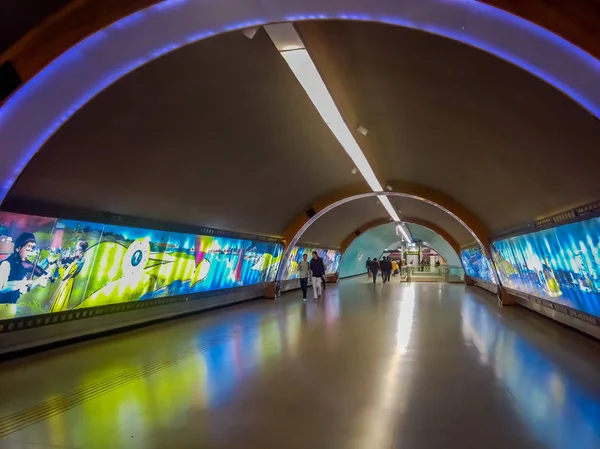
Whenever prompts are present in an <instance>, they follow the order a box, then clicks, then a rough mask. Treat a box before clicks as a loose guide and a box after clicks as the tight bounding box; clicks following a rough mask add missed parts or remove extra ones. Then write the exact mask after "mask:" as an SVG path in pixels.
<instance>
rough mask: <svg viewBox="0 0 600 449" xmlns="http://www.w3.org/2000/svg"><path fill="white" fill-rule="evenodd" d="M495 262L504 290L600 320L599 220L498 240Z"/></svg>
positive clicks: (494, 244)
mask: <svg viewBox="0 0 600 449" xmlns="http://www.w3.org/2000/svg"><path fill="white" fill-rule="evenodd" d="M492 257H493V259H494V264H495V265H496V270H497V272H498V275H499V277H500V280H501V282H502V284H503V285H504V286H505V287H508V288H512V289H514V290H517V291H520V292H524V293H528V294H531V295H534V296H538V297H540V298H543V299H547V300H549V301H553V302H555V303H558V304H562V305H564V306H567V307H572V308H574V309H576V310H580V311H582V312H586V313H589V314H591V315H596V316H600V218H593V219H590V220H586V221H581V222H577V223H572V224H567V225H563V226H559V227H556V228H551V229H546V230H543V231H539V232H534V233H531V234H525V235H520V236H517V237H512V238H508V239H505V240H499V241H497V242H494V243H493V245H492Z"/></svg>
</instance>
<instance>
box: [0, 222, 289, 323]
mask: <svg viewBox="0 0 600 449" xmlns="http://www.w3.org/2000/svg"><path fill="white" fill-rule="evenodd" d="M282 251H283V247H282V245H281V244H279V243H273V242H259V241H250V240H244V239H236V238H225V237H218V236H205V235H192V234H180V233H169V232H166V231H153V230H149V229H138V228H128V227H121V226H114V225H103V224H98V223H88V222H79V221H73V220H60V219H56V218H48V217H35V216H29V215H21V214H13V213H8V212H0V319H10V318H14V317H19V316H27V315H38V314H44V313H53V312H61V311H65V310H72V309H79V308H84V307H94V306H101V305H107V304H114V303H122V302H129V301H139V300H147V299H152V298H158V297H166V296H174V295H186V294H192V293H198V292H206V291H211V290H219V289H224V288H232V287H241V286H247V285H252V284H257V283H261V282H268V281H274V280H275V276H276V273H277V269H278V267H279V263H280V261H281V256H282Z"/></svg>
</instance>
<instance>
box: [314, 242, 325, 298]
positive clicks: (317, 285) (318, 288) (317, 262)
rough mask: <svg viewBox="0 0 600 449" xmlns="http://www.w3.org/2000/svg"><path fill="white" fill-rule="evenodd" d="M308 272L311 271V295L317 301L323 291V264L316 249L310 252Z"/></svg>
mask: <svg viewBox="0 0 600 449" xmlns="http://www.w3.org/2000/svg"><path fill="white" fill-rule="evenodd" d="M310 272H311V273H312V286H313V296H314V300H315V301H317V300H318V299H319V296H321V293H322V291H323V290H322V285H321V282H323V276H325V264H324V263H323V259H321V258H320V257H319V254H318V253H317V252H316V251H313V252H312V259H311V260H310Z"/></svg>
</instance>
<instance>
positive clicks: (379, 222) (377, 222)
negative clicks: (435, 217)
mask: <svg viewBox="0 0 600 449" xmlns="http://www.w3.org/2000/svg"><path fill="white" fill-rule="evenodd" d="M402 221H403V222H404V223H412V224H417V225H419V226H423V227H424V228H427V229H429V230H431V231H433V232H435V233H436V234H438V235H439V236H440V237H441V238H443V239H444V240H446V242H448V244H449V245H450V246H451V247H452V249H453V250H454V251H456V254H457V255H458V257H460V245H459V244H458V242H457V241H456V239H455V238H454V237H452V236H451V235H450V234H449V233H448V232H446V231H445V230H444V229H442V228H441V227H440V226H438V225H436V224H435V223H432V222H430V221H428V220H422V219H420V218H416V217H407V216H404V217H402ZM391 222H392V221H391V220H390V218H386V217H381V218H376V219H374V220H371V221H368V222H366V223H365V224H363V225H361V226H359V227H358V228H356V230H355V231H353V232H351V233H350V234H348V235H347V236H346V237H345V238H344V240H342V242H341V243H340V249H341V252H342V254H343V253H345V252H346V250H347V249H348V248H349V247H350V245H352V242H354V240H356V239H357V238H358V235H357V234H356V231H360V234H364V233H366V232H368V231H370V230H371V229H375V228H378V227H379V226H384V225H386V224H389V223H391ZM360 234H359V235H360Z"/></svg>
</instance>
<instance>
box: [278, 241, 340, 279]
mask: <svg viewBox="0 0 600 449" xmlns="http://www.w3.org/2000/svg"><path fill="white" fill-rule="evenodd" d="M313 251H316V252H317V253H318V254H319V257H320V258H322V259H323V263H324V264H325V273H326V274H333V273H336V272H337V271H338V268H339V267H340V260H341V258H342V254H341V253H340V252H339V251H337V250H335V249H323V248H309V247H305V246H295V247H294V248H293V249H292V253H291V254H290V258H289V260H288V262H287V265H286V267H285V272H284V274H283V279H284V280H287V279H296V278H297V277H298V263H299V262H300V261H301V260H302V256H303V255H304V254H307V255H308V260H310V259H311V257H312V252H313Z"/></svg>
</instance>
